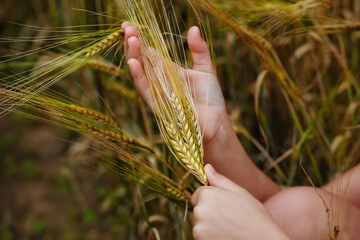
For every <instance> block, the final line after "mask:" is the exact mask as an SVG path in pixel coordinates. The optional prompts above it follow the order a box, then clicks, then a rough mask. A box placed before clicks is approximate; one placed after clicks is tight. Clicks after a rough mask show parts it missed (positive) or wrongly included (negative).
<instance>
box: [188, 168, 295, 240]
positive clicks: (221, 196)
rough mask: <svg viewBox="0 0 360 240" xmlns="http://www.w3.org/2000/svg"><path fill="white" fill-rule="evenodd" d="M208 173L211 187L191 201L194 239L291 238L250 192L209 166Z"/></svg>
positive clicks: (202, 188) (198, 193) (203, 190)
mask: <svg viewBox="0 0 360 240" xmlns="http://www.w3.org/2000/svg"><path fill="white" fill-rule="evenodd" d="M205 172H206V175H207V177H208V180H209V183H210V185H211V186H210V187H201V188H199V189H198V190H197V191H196V192H195V193H194V195H193V196H192V198H191V202H192V204H193V205H194V206H195V208H194V221H195V225H194V227H193V235H194V238H195V239H197V240H201V239H206V240H211V239H263V240H265V239H278V240H281V239H289V238H288V237H287V236H286V235H285V233H283V232H282V230H281V229H280V227H279V226H278V225H277V224H276V223H275V221H274V220H273V218H272V217H271V216H270V214H269V212H268V211H267V210H266V208H265V207H264V205H262V204H261V203H260V202H259V201H258V200H257V199H255V198H254V197H253V196H252V195H251V194H250V193H249V192H247V191H246V190H245V189H243V188H241V187H239V186H238V185H236V184H235V183H233V182H232V181H230V180H229V179H227V178H226V177H224V176H222V175H220V174H219V173H217V172H215V170H214V168H213V167H212V166H211V165H210V164H208V165H206V166H205Z"/></svg>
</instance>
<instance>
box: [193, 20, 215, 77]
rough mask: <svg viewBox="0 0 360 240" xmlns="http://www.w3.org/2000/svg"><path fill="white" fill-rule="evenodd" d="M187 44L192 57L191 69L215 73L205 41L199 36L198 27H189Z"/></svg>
mask: <svg viewBox="0 0 360 240" xmlns="http://www.w3.org/2000/svg"><path fill="white" fill-rule="evenodd" d="M188 44H189V48H190V50H191V55H192V57H193V61H194V66H193V70H195V71H200V72H207V73H212V74H214V73H215V70H214V67H213V65H212V61H211V57H210V52H209V48H208V45H207V43H206V42H205V41H204V40H203V39H202V38H201V35H200V30H199V28H198V27H192V28H190V30H189V32H188Z"/></svg>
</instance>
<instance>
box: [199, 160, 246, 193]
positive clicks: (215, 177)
mask: <svg viewBox="0 0 360 240" xmlns="http://www.w3.org/2000/svg"><path fill="white" fill-rule="evenodd" d="M204 170H205V173H206V176H207V178H208V181H209V184H210V186H213V187H218V188H222V189H224V190H228V191H230V192H234V193H244V192H246V190H245V189H244V188H242V187H240V186H239V185H237V184H236V183H234V182H233V181H231V180H230V179H228V178H227V177H224V176H223V175H221V174H220V173H218V172H216V170H215V169H214V167H213V166H212V165H211V164H206V166H205V167H204Z"/></svg>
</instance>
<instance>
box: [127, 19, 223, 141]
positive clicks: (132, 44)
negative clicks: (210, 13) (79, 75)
mask: <svg viewBox="0 0 360 240" xmlns="http://www.w3.org/2000/svg"><path fill="white" fill-rule="evenodd" d="M122 28H123V30H124V33H125V40H124V49H125V57H126V60H127V63H128V65H129V68H130V71H131V75H132V76H133V78H134V81H135V85H136V87H137V89H138V91H139V92H140V93H141V95H142V96H143V98H144V99H145V101H146V102H147V103H148V105H150V106H151V92H150V89H149V84H148V82H147V79H146V74H145V71H144V68H143V64H142V56H141V50H140V42H139V39H138V34H137V31H136V29H135V28H134V26H133V25H131V23H129V22H124V23H123V24H122ZM188 44H189V47H190V50H191V53H192V57H193V61H194V66H193V69H192V70H186V69H184V71H186V72H187V74H188V76H189V79H190V81H193V83H194V86H195V94H196V100H197V102H196V104H197V109H198V116H199V121H200V126H201V127H202V128H203V127H204V123H205V117H206V118H207V120H206V127H205V133H204V145H205V144H206V143H208V142H210V141H211V140H213V139H214V137H215V136H216V134H217V131H220V130H221V125H222V124H224V123H230V121H228V116H227V113H226V109H225V103H224V99H223V95H222V92H221V89H220V86H219V83H218V80H217V77H216V75H215V70H214V68H213V66H212V62H211V58H210V53H209V49H208V46H207V43H206V42H205V41H204V40H203V39H202V38H201V36H200V31H199V29H198V28H197V27H192V28H191V29H190V30H189V32H188ZM206 110H207V112H206ZM224 120H225V121H224Z"/></svg>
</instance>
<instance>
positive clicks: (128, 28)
mask: <svg viewBox="0 0 360 240" xmlns="http://www.w3.org/2000/svg"><path fill="white" fill-rule="evenodd" d="M121 27H122V29H123V31H124V34H125V39H124V50H125V51H124V52H125V58H126V60H129V59H130V58H135V59H138V60H140V59H141V52H140V42H139V40H138V38H137V37H138V33H137V31H136V29H135V27H134V26H133V25H132V24H131V23H130V22H124V23H123V24H122V25H121ZM133 45H134V46H135V47H136V48H135V49H133V47H134V46H133ZM130 54H131V55H130Z"/></svg>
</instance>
